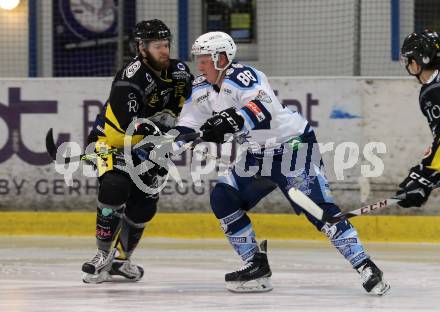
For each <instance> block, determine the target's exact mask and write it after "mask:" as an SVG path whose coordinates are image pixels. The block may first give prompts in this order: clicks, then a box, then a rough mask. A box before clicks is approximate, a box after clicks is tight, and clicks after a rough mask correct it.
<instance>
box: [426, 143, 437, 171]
mask: <svg viewBox="0 0 440 312" xmlns="http://www.w3.org/2000/svg"><path fill="white" fill-rule="evenodd" d="M439 146H440V144H439V141H437V144H435V146H434V147H433V148H436V150H435V151H433V152H434V157H433V158H432V161H431V164H430V165H429V166H426V167H427V168H429V169H433V170H435V171H440V147H439Z"/></svg>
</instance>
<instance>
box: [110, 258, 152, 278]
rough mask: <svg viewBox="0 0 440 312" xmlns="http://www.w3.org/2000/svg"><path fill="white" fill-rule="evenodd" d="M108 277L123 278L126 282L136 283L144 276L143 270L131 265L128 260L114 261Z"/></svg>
mask: <svg viewBox="0 0 440 312" xmlns="http://www.w3.org/2000/svg"><path fill="white" fill-rule="evenodd" d="M109 273H110V275H111V276H114V275H118V276H123V277H125V278H126V279H128V280H131V281H133V282H137V281H138V280H140V279H141V278H142V276H144V269H143V268H142V267H140V266H138V265H135V264H132V263H131V261H130V259H125V260H122V259H115V260H113V263H112V266H111V269H110V272H109Z"/></svg>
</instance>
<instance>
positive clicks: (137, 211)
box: [125, 199, 157, 223]
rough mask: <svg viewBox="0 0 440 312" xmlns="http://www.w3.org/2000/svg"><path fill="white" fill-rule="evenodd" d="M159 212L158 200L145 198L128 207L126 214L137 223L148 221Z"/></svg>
mask: <svg viewBox="0 0 440 312" xmlns="http://www.w3.org/2000/svg"><path fill="white" fill-rule="evenodd" d="M156 212H157V200H150V199H148V200H145V201H140V202H138V203H136V204H135V205H133V206H130V207H127V210H126V212H125V215H126V216H127V217H128V218H129V219H130V220H131V221H133V222H135V223H147V222H149V221H151V219H153V217H154V216H155V215H156Z"/></svg>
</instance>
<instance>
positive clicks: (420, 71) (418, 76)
mask: <svg viewBox="0 0 440 312" xmlns="http://www.w3.org/2000/svg"><path fill="white" fill-rule="evenodd" d="M405 68H406V71H407V72H408V74H410V75H411V76H414V77H416V78H417V80H418V81H419V82H420V84H423V81H422V79H420V75H421V74H422V71H423V69H422V66H420V69H419V71H418V72H417V73H415V74H413V73H412V72H411V71H410V70H409V65H406V66H405Z"/></svg>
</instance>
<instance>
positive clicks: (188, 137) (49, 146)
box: [46, 128, 203, 164]
mask: <svg viewBox="0 0 440 312" xmlns="http://www.w3.org/2000/svg"><path fill="white" fill-rule="evenodd" d="M202 135H203V133H202V132H192V133H187V134H181V135H179V136H177V137H176V138H170V139H169V140H164V142H163V143H167V142H173V141H193V140H195V139H197V138H199V137H201V136H202ZM57 149H58V148H57V146H56V144H55V140H54V138H53V129H52V128H50V129H49V131H48V132H47V134H46V150H47V153H48V154H49V156H50V157H51V158H52V160H54V161H56V156H57ZM121 152H124V148H123V147H120V148H112V149H109V150H107V151H105V152H101V153H88V154H87V153H84V154H81V155H77V156H71V157H64V158H63V162H64V163H65V164H67V163H71V162H78V161H91V160H93V159H96V158H99V157H106V156H109V155H113V154H116V153H121Z"/></svg>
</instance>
